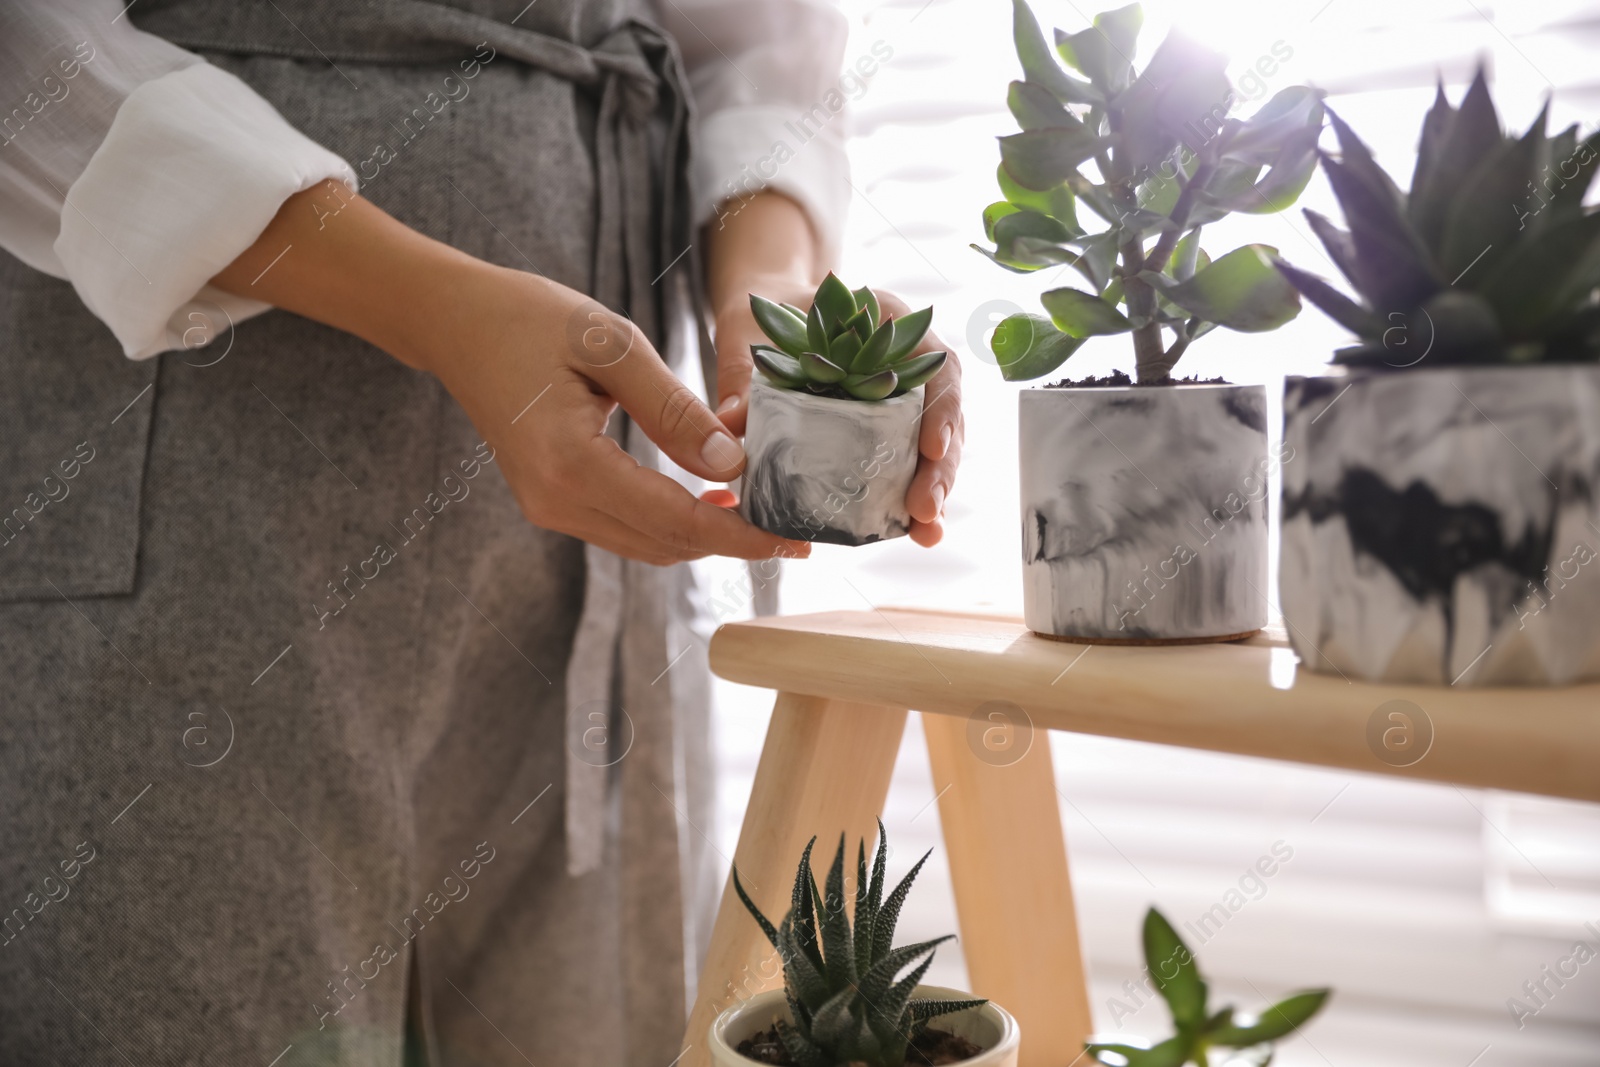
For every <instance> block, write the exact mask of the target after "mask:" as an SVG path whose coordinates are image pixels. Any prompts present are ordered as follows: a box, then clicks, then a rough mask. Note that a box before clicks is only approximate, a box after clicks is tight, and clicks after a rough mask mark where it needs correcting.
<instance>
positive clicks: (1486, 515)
mask: <svg viewBox="0 0 1600 1067" xmlns="http://www.w3.org/2000/svg"><path fill="white" fill-rule="evenodd" d="M1545 121H1546V116H1545V114H1543V113H1541V114H1540V115H1539V117H1538V118H1537V119H1536V120H1535V121H1534V123H1533V125H1532V126H1531V127H1530V128H1529V129H1528V131H1527V132H1526V133H1523V134H1521V135H1515V134H1511V135H1508V134H1506V133H1504V132H1502V130H1501V126H1500V119H1499V116H1498V115H1497V114H1496V111H1495V106H1494V103H1493V101H1492V100H1491V98H1490V95H1489V89H1488V86H1487V84H1486V83H1485V81H1484V77H1483V73H1482V71H1479V72H1478V75H1477V77H1475V78H1474V79H1473V81H1472V84H1471V86H1470V87H1469V88H1468V90H1467V92H1466V94H1465V95H1464V96H1463V98H1462V100H1461V104H1460V106H1459V107H1454V106H1452V105H1451V104H1450V102H1449V100H1448V99H1446V97H1445V94H1444V90H1443V87H1442V86H1441V87H1440V90H1439V93H1438V95H1437V97H1436V99H1435V101H1434V104H1433V107H1432V109H1431V110H1430V111H1429V112H1428V113H1427V116H1426V117H1425V118H1424V120H1423V123H1422V136H1421V142H1420V144H1419V146H1418V153H1417V162H1416V169H1415V171H1414V173H1413V175H1412V178H1411V189H1410V191H1409V193H1402V192H1401V191H1400V190H1399V188H1398V187H1397V186H1396V185H1395V183H1394V182H1393V181H1392V180H1391V179H1390V177H1389V175H1388V174H1386V173H1385V172H1384V171H1383V170H1382V169H1381V168H1380V167H1379V166H1378V164H1377V163H1376V162H1375V161H1374V159H1373V157H1372V153H1371V152H1370V151H1368V149H1367V146H1366V145H1364V144H1363V143H1362V142H1361V140H1360V138H1358V137H1357V136H1356V135H1355V133H1354V132H1352V131H1351V130H1350V128H1349V127H1348V126H1346V125H1345V124H1344V123H1343V122H1341V121H1340V120H1339V119H1338V117H1337V116H1334V117H1333V119H1332V123H1333V127H1334V130H1335V132H1336V134H1337V136H1338V145H1339V155H1338V158H1334V157H1333V156H1324V157H1323V159H1322V167H1323V171H1324V173H1326V174H1327V176H1328V181H1329V183H1330V184H1331V185H1332V186H1333V191H1334V194H1335V195H1336V196H1337V197H1338V200H1339V205H1340V207H1341V208H1342V209H1343V213H1344V217H1345V225H1346V226H1347V227H1348V229H1346V230H1341V229H1339V228H1337V227H1336V226H1334V224H1333V223H1331V222H1329V221H1328V220H1327V219H1325V218H1323V217H1322V216H1320V215H1317V214H1315V213H1312V212H1307V213H1306V214H1307V218H1308V220H1309V221H1310V223H1311V229H1312V230H1313V231H1314V232H1315V233H1316V234H1317V236H1318V237H1319V238H1320V239H1321V241H1322V243H1323V245H1324V247H1326V248H1327V251H1328V256H1329V258H1330V259H1331V260H1332V261H1333V263H1334V264H1336V265H1337V267H1338V268H1339V270H1340V271H1341V272H1342V273H1343V274H1344V275H1345V277H1346V279H1347V280H1348V281H1349V283H1350V285H1351V287H1352V288H1353V289H1354V290H1355V292H1356V293H1357V295H1358V296H1359V298H1360V300H1359V302H1358V301H1356V300H1352V299H1350V298H1349V297H1347V296H1345V295H1344V294H1343V293H1342V292H1340V291H1339V290H1338V289H1336V288H1334V287H1333V286H1332V285H1330V284H1328V283H1327V282H1325V281H1323V280H1322V279H1321V278H1318V277H1316V276H1315V275H1313V274H1310V273H1308V272H1306V271H1303V270H1300V269H1297V268H1295V267H1293V266H1291V265H1289V264H1287V263H1280V264H1279V269H1280V270H1281V271H1282V272H1283V274H1284V276H1285V277H1287V278H1288V279H1289V280H1290V281H1291V282H1292V283H1293V284H1294V285H1295V286H1296V287H1297V288H1298V289H1299V290H1300V291H1301V293H1302V294H1304V296H1305V297H1306V299H1307V300H1310V301H1311V302H1312V303H1313V304H1315V305H1316V306H1317V307H1319V308H1321V309H1322V310H1323V311H1325V312H1326V313H1327V314H1328V315H1329V316H1330V317H1331V318H1333V319H1334V320H1335V321H1337V322H1338V323H1339V324H1340V325H1342V326H1344V327H1346V328H1347V329H1349V330H1350V331H1351V332H1352V333H1353V334H1355V335H1356V337H1357V339H1358V340H1359V342H1360V343H1359V344H1357V345H1355V346H1353V347H1350V348H1345V349H1341V350H1340V351H1339V352H1337V353H1336V354H1335V356H1334V363H1335V364H1337V365H1338V372H1339V373H1337V374H1336V375H1329V376H1319V377H1304V378H1301V377H1291V378H1289V379H1288V381H1287V383H1286V389H1285V396H1284V440H1285V443H1286V445H1287V446H1288V447H1290V448H1293V449H1294V453H1295V456H1296V457H1297V458H1296V460H1295V462H1294V463H1293V464H1291V465H1289V466H1286V467H1285V469H1284V482H1283V494H1284V495H1283V551H1282V559H1281V568H1280V576H1279V585H1280V590H1281V595H1282V604H1283V613H1284V617H1285V619H1287V620H1288V622H1289V623H1290V626H1289V632H1290V634H1291V637H1292V640H1293V642H1294V646H1295V650H1296V652H1298V653H1299V655H1300V658H1301V659H1302V660H1303V661H1304V662H1305V664H1306V665H1307V666H1308V667H1310V668H1312V669H1314V670H1319V671H1337V672H1338V673H1340V674H1343V675H1344V676H1346V677H1348V678H1364V679H1368V680H1373V681H1386V682H1423V683H1436V684H1458V683H1459V684H1462V685H1507V684H1541V683H1542V684H1560V683H1566V682H1573V681H1578V680H1580V679H1594V678H1600V566H1590V564H1591V563H1593V562H1594V561H1595V560H1596V559H1597V558H1600V494H1597V492H1596V487H1597V486H1600V434H1597V433H1596V426H1597V424H1600V366H1597V365H1596V364H1597V361H1600V300H1597V294H1596V285H1597V284H1600V211H1597V210H1594V209H1588V208H1585V207H1584V206H1583V198H1584V194H1585V192H1586V190H1587V189H1588V187H1589V183H1590V179H1591V178H1592V176H1593V174H1594V170H1595V167H1596V164H1597V161H1600V133H1596V134H1593V135H1591V136H1590V137H1589V138H1588V139H1587V140H1581V141H1580V139H1579V137H1578V130H1577V127H1576V126H1573V127H1570V128H1568V129H1566V130H1564V131H1562V132H1561V133H1558V134H1556V135H1554V136H1548V135H1547V134H1546V132H1545ZM1585 570H1587V571H1588V572H1589V573H1588V574H1585V573H1583V572H1584V571H1585Z"/></svg>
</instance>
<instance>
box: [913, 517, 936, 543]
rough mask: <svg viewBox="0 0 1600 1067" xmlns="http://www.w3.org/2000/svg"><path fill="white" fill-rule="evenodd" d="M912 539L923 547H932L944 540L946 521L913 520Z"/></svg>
mask: <svg viewBox="0 0 1600 1067" xmlns="http://www.w3.org/2000/svg"><path fill="white" fill-rule="evenodd" d="M911 540H913V541H915V542H916V543H917V544H919V545H921V546H922V547H923V548H932V547H933V546H934V545H936V544H938V543H939V542H940V541H943V540H944V523H942V522H918V521H917V520H916V519H912V520H911Z"/></svg>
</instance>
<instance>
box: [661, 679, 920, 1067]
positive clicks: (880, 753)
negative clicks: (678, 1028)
mask: <svg viewBox="0 0 1600 1067" xmlns="http://www.w3.org/2000/svg"><path fill="white" fill-rule="evenodd" d="M905 725H906V712H905V709H904V708H889V707H884V706H882V705H879V704H854V703H848V702H846V701H841V700H824V699H821V698H820V697H807V696H796V695H794V694H792V693H779V694H778V701H777V704H776V705H775V707H774V709H773V712H772V724H771V725H770V726H768V727H767V740H766V744H765V745H764V746H763V747H762V749H761V762H760V763H759V764H758V765H757V767H756V778H755V784H754V786H753V787H752V788H751V790H750V803H749V806H748V807H747V808H746V810H745V816H744V825H743V827H742V828H741V829H740V831H739V846H738V848H737V849H736V850H735V851H734V855H733V859H734V863H735V864H736V865H737V866H738V868H739V880H740V881H741V882H742V883H743V884H744V887H745V889H746V890H747V891H748V892H749V894H750V897H751V899H752V900H754V901H755V902H756V904H757V906H759V907H760V908H761V910H762V911H763V912H765V913H766V915H767V916H768V918H770V919H771V920H772V921H773V922H774V923H776V922H777V921H778V920H779V919H781V918H782V917H783V914H784V912H785V911H787V910H788V907H789V894H790V890H791V889H792V888H793V886H794V872H795V867H796V865H797V864H798V863H799V862H800V853H801V851H802V850H803V849H804V848H805V846H806V842H807V841H809V840H810V839H811V837H812V836H813V835H815V836H816V837H817V847H816V852H815V854H814V856H813V860H812V862H813V864H814V865H815V866H816V867H818V868H820V870H821V871H822V872H824V873H825V872H826V870H827V865H828V864H829V863H831V862H832V861H833V854H834V850H835V849H836V848H837V847H838V841H839V832H840V831H841V830H842V831H844V833H845V834H846V836H847V838H848V840H849V842H850V848H851V851H850V853H849V855H850V856H851V857H854V855H855V852H854V848H855V844H854V843H855V841H856V840H857V839H858V838H862V837H865V838H866V839H867V840H868V842H869V844H870V842H871V841H872V839H873V838H874V837H875V836H876V835H877V830H878V827H877V823H876V819H877V817H878V815H879V814H881V813H882V811H883V801H884V798H885V797H886V796H887V795H888V792H889V777H890V775H891V774H892V773H893V771H894V760H895V754H896V753H897V752H898V751H899V749H900V736H901V734H902V733H904V732H905ZM853 862H854V860H853V858H852V863H853ZM851 869H852V870H853V869H854V868H853V867H852V868H851ZM818 877H819V878H820V877H821V875H820V874H819V876H818ZM781 984H782V972H781V970H780V968H779V965H778V961H777V953H776V952H775V951H774V950H773V948H772V946H771V945H769V944H768V943H767V939H766V938H765V937H764V936H762V933H761V930H760V928H759V927H757V926H756V923H755V920H754V919H752V918H751V917H750V914H749V913H748V912H747V911H745V908H744V905H743V904H742V903H740V901H739V898H738V896H737V895H735V893H734V891H733V883H732V880H731V879H730V880H729V882H728V883H727V884H726V885H725V886H724V887H723V892H722V904H721V906H720V907H719V908H718V910H717V919H716V923H715V924H714V925H713V926H712V928H711V945H710V948H709V949H708V950H707V952H706V962H705V966H704V968H702V970H701V972H700V985H699V991H698V993H697V995H696V997H695V1004H694V1010H693V1011H691V1012H690V1013H689V1028H688V1031H687V1033H686V1035H685V1038H684V1045H685V1052H684V1055H683V1056H682V1058H681V1061H680V1062H681V1063H682V1064H683V1067H706V1065H707V1064H709V1063H710V1062H711V1058H710V1053H709V1051H708V1049H707V1047H706V1033H707V1031H708V1030H709V1029H710V1027H711V1023H712V1021H713V1020H714V1019H715V1018H716V1017H717V1015H718V1013H720V1012H721V1011H722V1010H723V1009H725V1008H727V1007H728V1006H730V1005H732V1004H734V1003H736V1002H737V1001H740V1000H745V999H747V998H749V997H750V996H752V995H754V994H756V993H759V992H761V991H762V990H764V989H770V988H773V987H776V986H778V985H781Z"/></svg>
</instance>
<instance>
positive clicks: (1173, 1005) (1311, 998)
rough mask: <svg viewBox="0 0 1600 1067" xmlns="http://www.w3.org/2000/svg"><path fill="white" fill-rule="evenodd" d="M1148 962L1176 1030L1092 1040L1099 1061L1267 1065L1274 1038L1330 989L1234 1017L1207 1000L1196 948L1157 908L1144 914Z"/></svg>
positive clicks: (1124, 1065)
mask: <svg viewBox="0 0 1600 1067" xmlns="http://www.w3.org/2000/svg"><path fill="white" fill-rule="evenodd" d="M1144 962H1145V973H1146V975H1148V976H1149V978H1150V981H1151V982H1152V983H1154V985H1155V987H1156V989H1158V990H1159V991H1160V992H1161V999H1162V1000H1164V1001H1166V1003H1167V1009H1168V1010H1169V1011H1170V1012H1171V1013H1172V1023H1173V1026H1174V1028H1175V1029H1176V1030H1177V1031H1178V1032H1177V1034H1175V1035H1174V1036H1172V1037H1169V1038H1167V1039H1166V1040H1165V1041H1162V1042H1160V1043H1159V1044H1157V1045H1153V1046H1151V1047H1149V1048H1141V1047H1139V1046H1137V1045H1127V1044H1120V1043H1115V1042H1106V1041H1090V1042H1088V1043H1087V1044H1086V1045H1085V1046H1084V1049H1085V1051H1087V1052H1088V1053H1089V1055H1091V1056H1092V1057H1094V1062H1095V1063H1101V1064H1106V1065H1108V1067H1182V1065H1183V1064H1186V1063H1192V1064H1197V1065H1198V1067H1207V1065H1208V1064H1226V1065H1227V1067H1266V1065H1267V1064H1269V1063H1271V1062H1272V1043H1273V1042H1274V1041H1277V1040H1278V1039H1279V1038H1283V1037H1287V1036H1288V1035H1290V1034H1292V1033H1293V1032H1294V1031H1295V1030H1298V1029H1299V1028H1300V1027H1301V1026H1303V1025H1304V1024H1305V1023H1306V1022H1307V1021H1309V1020H1310V1018H1311V1017H1312V1016H1313V1015H1315V1014H1316V1013H1317V1012H1319V1011H1321V1010H1322V1006H1323V1004H1325V1003H1326V1002H1327V1000H1328V996H1329V992H1330V991H1329V990H1326V989H1311V990H1307V991H1305V992H1303V993H1296V994H1294V995H1293V996H1291V997H1288V998H1286V999H1284V1000H1281V1001H1279V1002H1278V1003H1276V1004H1274V1005H1272V1006H1271V1007H1269V1008H1268V1009H1267V1010H1266V1011H1264V1012H1262V1013H1261V1014H1260V1015H1258V1016H1257V1017H1256V1018H1255V1019H1252V1020H1246V1019H1242V1018H1238V1017H1236V1016H1235V1015H1234V1013H1233V1008H1232V1007H1223V1008H1219V1009H1217V1010H1216V1011H1214V1012H1213V1011H1212V1010H1211V1008H1210V1007H1209V1006H1208V1005H1207V1003H1206V1000H1207V997H1208V996H1209V992H1210V990H1209V987H1208V986H1207V985H1206V981H1205V979H1204V978H1202V977H1201V976H1200V966H1199V964H1198V963H1197V962H1196V961H1195V958H1194V954H1193V953H1192V952H1190V951H1189V946H1188V945H1185V944H1184V943H1183V938H1181V937H1179V936H1178V932H1177V931H1176V930H1174V929H1173V928H1172V924H1171V923H1169V922H1168V921H1167V917H1166V916H1165V915H1162V914H1161V912H1159V911H1157V910H1156V909H1155V908H1151V909H1150V910H1149V911H1148V912H1146V913H1145V917H1144ZM1213 1050H1216V1051H1213ZM1224 1050H1226V1051H1224Z"/></svg>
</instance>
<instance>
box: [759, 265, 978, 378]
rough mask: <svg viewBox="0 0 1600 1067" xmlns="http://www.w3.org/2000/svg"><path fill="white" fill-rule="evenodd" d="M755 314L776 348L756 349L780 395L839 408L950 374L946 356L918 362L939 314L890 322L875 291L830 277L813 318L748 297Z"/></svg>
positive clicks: (930, 310) (820, 291)
mask: <svg viewBox="0 0 1600 1067" xmlns="http://www.w3.org/2000/svg"><path fill="white" fill-rule="evenodd" d="M750 310H751V312H752V313H753V314H754V315H755V317H756V323H757V324H758V325H760V327H761V331H762V332H763V333H765V334H766V335H767V337H768V339H770V340H771V341H772V344H770V345H760V344H757V345H751V346H750V355H751V357H752V358H753V359H754V360H755V364H756V366H757V367H758V368H759V369H760V371H761V373H762V375H763V376H764V377H765V378H766V379H767V380H768V381H769V382H771V383H772V384H773V385H775V386H777V387H778V388H780V389H803V390H806V391H808V392H811V393H816V394H818V395H820V396H831V397H835V398H838V399H841V400H883V399H885V398H887V397H891V396H898V395H900V394H901V393H905V392H909V391H910V390H912V389H915V388H916V387H917V386H919V385H921V384H922V383H923V382H925V381H927V380H928V379H929V378H932V377H933V376H934V375H935V374H937V373H938V372H939V368H940V367H942V366H944V361H945V359H946V358H947V354H946V353H944V352H926V353H923V354H922V355H920V356H916V355H912V353H913V352H915V351H916V348H917V345H918V344H920V343H921V341H922V338H923V335H924V334H926V333H927V332H928V327H929V325H930V324H931V323H932V322H933V308H931V307H929V308H923V309H922V310H921V311H914V312H912V313H911V314H909V315H902V316H901V317H900V318H898V319H896V318H884V317H883V312H882V311H881V309H880V308H879V307H878V298H877V297H876V296H875V295H873V292H872V290H871V289H865V288H863V289H856V290H854V291H852V290H851V289H850V287H849V286H847V285H845V284H844V282H842V281H840V280H839V279H838V278H837V277H835V276H834V274H833V273H832V272H831V271H830V272H829V273H828V276H827V277H826V278H824V279H822V284H821V285H819V286H818V287H817V294H816V297H815V298H814V299H813V300H812V303H811V310H810V311H801V310H800V309H799V308H797V307H795V306H793V305H792V304H779V303H775V302H774V301H771V300H768V299H766V298H765V297H760V296H756V295H755V294H754V293H752V294H750Z"/></svg>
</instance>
